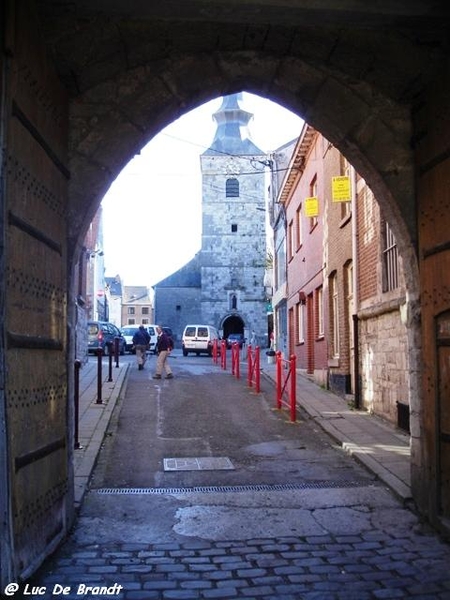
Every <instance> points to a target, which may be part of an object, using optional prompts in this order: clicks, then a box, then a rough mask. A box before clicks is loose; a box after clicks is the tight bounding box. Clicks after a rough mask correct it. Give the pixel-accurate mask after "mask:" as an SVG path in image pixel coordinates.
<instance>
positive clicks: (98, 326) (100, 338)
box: [87, 321, 126, 355]
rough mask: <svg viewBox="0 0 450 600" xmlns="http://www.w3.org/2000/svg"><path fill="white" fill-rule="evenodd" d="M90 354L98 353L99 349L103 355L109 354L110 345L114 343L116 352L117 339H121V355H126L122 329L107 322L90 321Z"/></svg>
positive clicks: (88, 327) (88, 328)
mask: <svg viewBox="0 0 450 600" xmlns="http://www.w3.org/2000/svg"><path fill="white" fill-rule="evenodd" d="M87 330H88V352H92V353H94V352H96V351H97V350H98V349H99V348H101V349H102V350H103V353H104V354H106V353H107V352H108V344H109V342H112V344H113V346H112V350H113V352H114V343H115V338H116V337H118V338H119V354H121V355H123V354H125V346H126V342H125V338H124V337H123V335H122V333H121V331H120V329H119V328H118V327H116V326H115V325H113V324H112V323H109V322H107V321H88V324H87Z"/></svg>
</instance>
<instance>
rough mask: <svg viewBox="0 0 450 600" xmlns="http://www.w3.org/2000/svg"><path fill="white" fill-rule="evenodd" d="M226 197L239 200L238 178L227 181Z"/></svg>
mask: <svg viewBox="0 0 450 600" xmlns="http://www.w3.org/2000/svg"><path fill="white" fill-rule="evenodd" d="M225 195H226V197H227V198H239V181H238V180H237V179H236V178H234V177H233V178H231V179H227V182H226V184H225Z"/></svg>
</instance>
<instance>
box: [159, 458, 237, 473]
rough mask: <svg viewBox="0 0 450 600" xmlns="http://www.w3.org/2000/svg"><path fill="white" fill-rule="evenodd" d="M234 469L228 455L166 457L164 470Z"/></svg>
mask: <svg viewBox="0 0 450 600" xmlns="http://www.w3.org/2000/svg"><path fill="white" fill-rule="evenodd" d="M226 469H234V467H233V463H232V462H231V460H230V459H229V458H228V457H227V456H201V457H180V458H165V459H164V471H224V470H226Z"/></svg>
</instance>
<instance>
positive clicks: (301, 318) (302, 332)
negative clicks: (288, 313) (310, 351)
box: [296, 302, 305, 344]
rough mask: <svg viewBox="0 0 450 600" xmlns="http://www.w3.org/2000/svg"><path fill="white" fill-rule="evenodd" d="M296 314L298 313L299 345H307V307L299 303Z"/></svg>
mask: <svg viewBox="0 0 450 600" xmlns="http://www.w3.org/2000/svg"><path fill="white" fill-rule="evenodd" d="M296 308H297V310H296V313H297V343H298V344H304V343H305V329H304V322H305V319H304V317H305V305H304V304H303V303H301V302H298V303H297V305H296Z"/></svg>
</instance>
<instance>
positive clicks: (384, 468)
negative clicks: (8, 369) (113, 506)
mask: <svg viewBox="0 0 450 600" xmlns="http://www.w3.org/2000/svg"><path fill="white" fill-rule="evenodd" d="M114 365H115V363H113V367H112V379H113V381H111V382H110V381H108V378H109V365H108V359H107V358H104V359H103V361H102V380H103V384H102V403H101V404H99V403H97V396H98V392H97V388H98V386H97V358H91V357H90V358H89V362H88V363H86V364H85V365H84V366H82V368H81V369H80V405H79V406H80V408H79V443H80V445H81V446H82V447H81V448H80V449H75V450H74V456H75V458H74V469H75V503H76V505H77V506H79V505H80V503H81V502H82V499H83V496H84V493H85V491H86V489H87V486H88V483H89V479H90V476H91V474H92V471H93V469H94V466H95V463H96V459H97V455H98V452H99V450H100V447H101V445H102V442H103V439H104V436H105V432H106V430H107V427H108V424H109V421H110V419H111V415H112V412H113V410H114V407H115V405H116V402H117V400H118V398H119V397H120V396H121V395H123V394H125V393H126V388H125V385H124V384H125V381H126V374H127V372H128V368H129V367H130V363H124V362H122V363H121V364H120V361H119V367H118V368H117V367H115V366H114ZM132 366H134V363H133V365H132ZM261 373H262V375H263V376H264V377H266V378H267V379H268V380H270V381H271V382H273V383H275V379H276V370H275V364H263V365H262V366H261ZM296 387H297V405H298V406H299V407H300V409H301V410H303V411H305V413H306V414H307V415H308V416H309V418H311V419H313V420H314V421H315V422H316V423H317V425H318V426H320V427H321V428H322V429H324V430H325V431H326V432H327V433H328V434H329V435H330V436H331V437H332V438H333V439H334V440H335V441H336V442H338V443H339V444H340V445H341V447H342V448H343V449H344V450H345V451H346V452H348V453H349V454H351V455H352V456H353V457H354V458H355V459H356V460H358V461H360V462H361V463H362V464H363V465H365V466H366V468H367V469H369V470H370V471H371V472H373V473H374V474H375V475H376V476H377V477H378V478H379V479H380V480H381V481H383V482H384V483H385V484H386V485H387V486H388V487H389V488H390V489H391V490H392V491H393V492H394V493H395V494H396V495H397V496H398V497H399V498H400V499H401V500H403V502H407V501H409V500H410V499H411V481H410V443H409V435H408V434H406V433H404V432H403V431H401V430H399V429H397V428H396V427H395V426H393V425H390V424H389V423H387V422H385V421H383V420H382V419H380V418H379V417H376V416H374V415H370V414H369V413H367V412H366V411H362V410H353V409H352V408H351V407H350V406H349V404H348V403H347V402H346V400H345V399H343V398H341V397H340V396H337V395H335V394H333V393H331V392H329V391H327V390H324V389H322V388H321V387H319V386H318V385H316V384H315V383H313V382H312V381H311V380H310V379H309V378H307V377H305V376H303V375H301V374H300V373H299V374H297V386H296ZM274 403H275V391H274Z"/></svg>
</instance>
